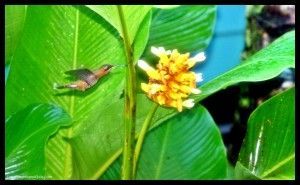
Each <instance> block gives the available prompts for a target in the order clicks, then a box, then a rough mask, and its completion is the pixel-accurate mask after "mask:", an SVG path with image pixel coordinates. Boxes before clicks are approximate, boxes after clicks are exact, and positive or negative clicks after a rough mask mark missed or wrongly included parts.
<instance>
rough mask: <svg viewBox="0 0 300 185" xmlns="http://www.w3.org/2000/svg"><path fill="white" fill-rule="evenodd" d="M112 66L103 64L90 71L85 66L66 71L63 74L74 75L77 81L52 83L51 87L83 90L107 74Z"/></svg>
mask: <svg viewBox="0 0 300 185" xmlns="http://www.w3.org/2000/svg"><path fill="white" fill-rule="evenodd" d="M113 67H114V66H113V65H110V64H104V65H102V66H101V67H100V68H99V69H98V70H96V71H91V70H89V69H86V68H83V69H74V70H70V71H66V72H65V74H67V75H70V76H74V77H75V78H77V81H75V82H72V83H69V84H64V85H58V84H56V83H54V86H53V88H54V89H64V88H69V89H75V90H80V91H85V90H86V89H88V88H90V87H92V86H94V85H95V84H96V83H97V82H98V81H99V79H100V78H102V77H103V76H105V75H106V74H108V73H109V72H110V70H111V69H112V68H113Z"/></svg>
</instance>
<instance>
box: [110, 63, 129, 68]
mask: <svg viewBox="0 0 300 185" xmlns="http://www.w3.org/2000/svg"><path fill="white" fill-rule="evenodd" d="M125 66H126V64H117V65H114V66H112V68H116V67H125Z"/></svg>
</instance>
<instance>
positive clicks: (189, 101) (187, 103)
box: [182, 99, 195, 108]
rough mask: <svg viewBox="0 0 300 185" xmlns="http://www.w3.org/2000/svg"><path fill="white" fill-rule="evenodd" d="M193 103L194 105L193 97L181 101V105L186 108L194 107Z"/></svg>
mask: <svg viewBox="0 0 300 185" xmlns="http://www.w3.org/2000/svg"><path fill="white" fill-rule="evenodd" d="M194 105H195V103H194V99H187V100H185V101H183V102H182V106H184V107H187V108H192V107H194Z"/></svg>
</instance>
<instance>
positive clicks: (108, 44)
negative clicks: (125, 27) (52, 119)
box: [5, 6, 151, 179]
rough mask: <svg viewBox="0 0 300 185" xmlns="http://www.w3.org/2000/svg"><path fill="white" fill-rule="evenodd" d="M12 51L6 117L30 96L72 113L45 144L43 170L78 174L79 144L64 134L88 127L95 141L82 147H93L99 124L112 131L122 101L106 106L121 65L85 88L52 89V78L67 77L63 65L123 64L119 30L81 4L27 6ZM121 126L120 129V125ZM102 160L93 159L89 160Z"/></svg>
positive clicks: (118, 83) (59, 175)
mask: <svg viewBox="0 0 300 185" xmlns="http://www.w3.org/2000/svg"><path fill="white" fill-rule="evenodd" d="M150 21H151V13H150V12H149V13H148V14H147V15H146V17H145V19H144V20H143V21H142V23H141V24H140V29H139V30H138V32H137V33H136V36H137V37H140V38H143V39H147V35H148V30H149V25H150ZM37 32H38V33H39V34H36V33H37ZM33 35H34V37H33ZM143 39H139V40H136V41H135V42H134V45H133V46H134V48H133V49H134V53H133V54H134V56H136V58H138V57H139V56H140V55H141V54H142V52H143V49H144V47H145V44H146V43H145V42H144V44H143V43H142V42H141V41H143ZM14 55H15V56H14V60H13V61H12V62H11V66H10V73H9V76H8V79H7V84H6V89H5V90H6V97H5V99H6V105H5V106H6V107H5V114H6V117H7V116H9V115H11V114H12V113H14V112H16V111H18V110H20V109H22V108H24V107H25V106H26V105H28V104H30V103H34V102H51V103H55V104H58V105H60V106H62V107H63V108H64V109H65V110H66V111H67V112H68V113H69V114H70V115H71V116H72V117H73V120H74V127H72V129H62V130H61V131H60V132H59V133H58V134H56V135H55V136H54V137H52V138H51V139H50V141H49V143H48V145H47V150H46V153H47V155H46V156H47V173H48V175H50V176H52V177H53V178H54V179H67V178H79V176H77V175H79V174H80V173H78V172H79V171H80V170H81V169H85V166H77V165H79V164H77V163H76V164H75V163H74V161H75V160H74V161H73V157H74V156H78V155H79V154H80V153H81V152H82V151H83V150H81V148H80V147H79V148H78V150H76V151H75V150H74V148H72V146H71V145H70V144H69V139H70V138H71V137H73V136H74V137H75V136H77V135H80V134H81V132H85V130H86V129H87V128H88V127H91V128H93V130H94V131H95V130H96V132H95V134H93V135H92V136H91V135H90V136H88V139H89V140H91V141H95V142H94V143H93V142H92V143H83V145H84V146H89V147H88V151H86V153H91V152H93V151H94V150H95V149H97V148H96V147H95V146H94V145H93V144H95V143H97V144H98V143H102V144H103V143H107V138H106V134H103V133H105V132H103V130H101V129H100V130H97V129H98V128H99V127H100V128H102V127H104V128H105V129H107V130H110V131H111V130H114V129H115V128H118V127H119V126H120V125H121V122H122V121H121V120H122V115H123V113H122V112H121V111H120V105H121V107H123V103H122V104H120V103H119V104H118V107H117V108H115V109H112V110H109V109H107V107H109V106H113V105H114V104H115V103H116V102H120V100H119V97H120V95H121V94H122V90H123V79H124V70H123V69H124V68H116V69H115V70H113V71H112V72H111V73H110V74H109V75H107V76H105V77H104V78H103V79H101V81H100V82H99V83H98V84H97V85H96V86H95V87H93V88H92V89H89V90H87V91H86V92H73V91H66V92H65V91H61V92H60V91H55V90H53V83H55V82H56V83H67V82H69V80H68V79H66V78H65V76H64V71H67V70H70V69H75V68H80V67H87V68H90V69H97V68H99V67H100V66H101V65H102V64H104V63H110V64H122V63H123V64H124V63H125V55H124V48H123V42H122V40H121V38H120V37H119V34H118V32H117V31H116V30H115V29H114V28H113V27H112V26H111V25H110V24H109V23H107V22H106V21H105V20H104V19H103V18H102V17H101V16H99V15H98V14H96V13H95V12H93V11H91V10H90V9H89V8H87V7H85V6H29V7H28V9H27V18H26V23H25V27H24V33H23V37H22V39H21V41H20V45H19V47H18V50H16V52H15V54H14ZM15 97H18V98H15ZM103 115H108V116H110V117H109V119H108V120H106V121H105V120H104V119H102V118H101V117H102V116H103ZM115 116H116V119H117V120H118V121H115V122H112V121H111V120H112V119H111V118H113V117H115ZM120 132H121V133H123V130H122V128H121V130H120ZM108 133H109V132H108ZM116 137H117V139H116V140H117V141H116V142H117V143H119V142H121V137H122V134H120V135H117V136H116ZM82 140H83V141H84V140H85V139H82ZM100 141H101V142H100ZM102 141H103V142H102ZM89 144H90V145H89ZM76 147H77V145H76ZM105 147H106V148H105ZM118 147H119V148H120V147H121V145H120V146H118ZM76 149H77V148H76ZM110 150H112V151H114V150H115V146H113V147H112V148H111V147H110V145H108V144H107V145H106V146H104V145H102V147H101V150H99V152H100V153H101V155H99V157H101V156H104V160H105V159H106V158H105V157H107V156H109V155H111V153H112V152H110ZM95 158H98V156H94V159H95ZM85 160H89V158H85ZM97 160H100V161H101V160H103V158H100V159H97ZM91 161H92V160H91ZM92 162H93V161H92ZM101 165H102V164H101V162H100V163H98V161H96V162H95V163H93V165H92V166H96V167H99V166H101ZM92 170H93V168H92V167H91V171H92ZM90 176H92V174H91V173H86V174H85V173H82V175H81V176H80V178H88V177H90Z"/></svg>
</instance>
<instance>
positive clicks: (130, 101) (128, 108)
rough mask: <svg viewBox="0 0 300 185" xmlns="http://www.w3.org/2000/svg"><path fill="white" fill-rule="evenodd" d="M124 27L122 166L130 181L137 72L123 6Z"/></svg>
mask: <svg viewBox="0 0 300 185" xmlns="http://www.w3.org/2000/svg"><path fill="white" fill-rule="evenodd" d="M117 8H118V13H119V17H120V23H121V26H122V36H123V41H124V46H125V53H126V58H127V68H126V84H125V115H124V117H125V119H124V123H125V142H124V153H123V164H122V175H121V178H122V179H123V180H130V179H132V178H133V175H132V172H133V170H132V167H133V150H134V136H135V118H136V72H135V68H134V64H133V62H134V61H133V56H132V48H131V44H130V40H129V36H128V30H127V27H126V22H125V20H124V14H123V10H122V6H120V5H117Z"/></svg>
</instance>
